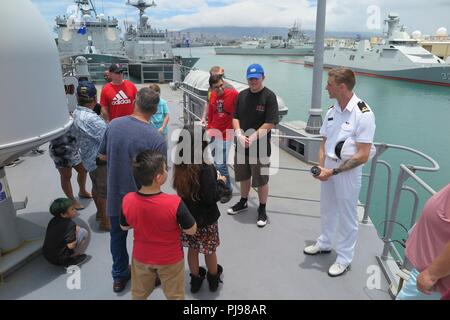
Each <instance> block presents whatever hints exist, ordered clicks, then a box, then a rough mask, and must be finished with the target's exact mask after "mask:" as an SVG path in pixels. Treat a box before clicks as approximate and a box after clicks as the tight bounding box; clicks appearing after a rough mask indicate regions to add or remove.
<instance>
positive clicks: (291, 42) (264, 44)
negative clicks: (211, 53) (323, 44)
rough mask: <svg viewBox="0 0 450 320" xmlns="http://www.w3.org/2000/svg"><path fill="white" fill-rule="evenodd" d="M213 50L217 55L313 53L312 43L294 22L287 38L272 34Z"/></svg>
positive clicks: (293, 54) (292, 54) (291, 54)
mask: <svg viewBox="0 0 450 320" xmlns="http://www.w3.org/2000/svg"><path fill="white" fill-rule="evenodd" d="M214 50H215V52H216V54H218V55H225V54H227V55H276V56H306V55H313V54H314V44H313V43H311V42H310V41H309V39H308V37H307V36H306V35H305V34H304V33H303V32H302V31H301V28H300V27H299V25H298V24H297V23H295V24H294V26H293V27H292V28H290V29H289V32H288V37H287V40H286V39H283V37H282V36H272V37H271V38H270V39H269V40H266V39H260V40H258V41H246V42H244V43H243V44H241V45H240V46H233V47H216V48H214Z"/></svg>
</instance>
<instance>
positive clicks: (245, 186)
mask: <svg viewBox="0 0 450 320" xmlns="http://www.w3.org/2000/svg"><path fill="white" fill-rule="evenodd" d="M264 79H265V77H264V70H263V68H262V66H261V65H259V64H252V65H250V66H249V67H248V68H247V82H248V85H249V88H248V89H246V90H243V91H241V92H240V93H239V95H238V98H237V103H236V108H235V113H234V119H233V129H234V130H235V134H236V140H237V141H236V152H235V161H234V173H235V178H236V181H239V182H240V184H241V199H240V201H239V202H238V203H236V204H235V205H234V206H233V207H231V208H230V209H228V214H231V215H234V214H237V213H239V212H241V211H244V210H247V199H248V194H249V193H250V187H251V186H252V187H254V188H258V198H259V208H258V220H257V223H256V224H257V225H258V227H261V228H262V227H264V226H265V225H266V224H267V214H266V203H267V198H268V195H269V175H268V170H269V167H270V161H269V160H270V154H271V148H270V131H271V130H272V129H273V128H274V127H275V125H276V124H278V122H279V118H278V103H277V98H276V95H275V94H274V93H273V92H272V91H271V90H269V89H268V88H266V87H264V85H263V81H264Z"/></svg>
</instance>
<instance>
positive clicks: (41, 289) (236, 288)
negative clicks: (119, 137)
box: [0, 85, 390, 300]
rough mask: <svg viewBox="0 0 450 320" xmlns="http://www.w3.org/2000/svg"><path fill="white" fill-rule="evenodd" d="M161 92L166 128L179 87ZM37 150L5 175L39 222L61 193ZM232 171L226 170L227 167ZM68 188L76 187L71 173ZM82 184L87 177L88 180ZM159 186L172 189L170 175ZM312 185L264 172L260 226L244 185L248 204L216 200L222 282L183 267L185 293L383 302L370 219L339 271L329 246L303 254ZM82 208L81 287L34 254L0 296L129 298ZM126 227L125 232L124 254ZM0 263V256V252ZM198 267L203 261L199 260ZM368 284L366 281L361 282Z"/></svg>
mask: <svg viewBox="0 0 450 320" xmlns="http://www.w3.org/2000/svg"><path fill="white" fill-rule="evenodd" d="M161 88H162V97H163V98H165V99H166V100H167V101H168V105H169V109H170V116H171V122H170V130H171V131H172V130H174V129H176V128H178V127H180V126H181V125H182V121H181V120H180V118H181V116H182V108H181V105H180V100H181V99H182V97H181V92H180V91H172V90H171V89H170V88H169V86H168V85H161ZM41 148H42V149H45V150H46V152H45V154H43V155H34V154H27V155H24V156H23V157H22V159H23V162H21V163H20V164H18V165H17V166H15V167H12V168H7V169H6V173H7V178H8V181H9V184H10V189H11V192H12V195H13V198H14V200H15V201H18V200H21V199H23V198H25V197H26V196H28V198H29V202H28V206H27V208H26V209H25V210H22V211H19V212H18V216H20V217H21V218H24V219H27V220H29V221H33V222H35V223H36V224H38V225H40V226H42V230H44V228H45V227H46V225H47V223H48V221H49V220H50V218H51V215H50V214H49V213H48V207H49V204H50V202H51V201H52V200H53V199H55V198H57V197H61V196H63V193H62V191H61V188H60V184H59V176H58V173H57V171H56V169H55V167H54V165H53V162H52V160H51V159H50V157H49V155H48V145H44V146H42V147H41ZM280 166H281V167H289V168H308V167H309V165H307V164H305V163H302V162H300V161H299V160H298V159H296V158H294V157H293V156H291V155H289V154H288V153H286V152H284V151H282V150H280ZM230 173H231V175H232V176H233V170H231V171H230ZM72 179H73V183H72V185H73V186H74V192H75V193H77V192H78V188H77V184H76V175H75V174H74V177H73V178H72ZM88 184H89V185H90V182H88ZM163 191H165V192H170V193H173V192H174V191H173V189H172V188H171V185H170V180H168V182H167V183H166V185H164V187H163ZM238 192H239V187H238V185H234V194H233V199H232V200H231V202H230V203H229V204H231V203H234V202H236V201H237V200H238V199H239V193H238ZM319 193H320V184H319V183H318V182H317V181H315V180H314V179H312V178H311V176H310V175H309V174H308V173H305V172H299V171H287V170H280V172H279V173H278V174H277V175H275V176H272V177H271V178H270V197H269V201H268V205H267V212H268V216H269V223H268V224H267V226H266V227H265V228H262V229H260V228H258V227H257V226H256V216H257V213H256V207H257V203H258V200H257V194H256V192H255V191H253V190H252V192H251V194H250V199H249V210H248V211H247V212H246V213H241V214H239V215H236V216H229V215H227V214H226V209H227V208H228V204H227V205H222V204H220V205H219V208H220V210H221V212H222V216H221V217H220V219H219V233H220V240H221V245H220V247H219V248H218V251H217V254H218V260H219V263H220V264H221V265H222V266H223V267H224V274H223V276H222V279H223V284H221V285H220V287H219V290H218V291H217V292H215V293H211V292H209V290H208V288H207V283H204V284H203V287H202V289H201V290H200V292H199V293H197V294H191V293H190V291H189V280H188V279H189V270H188V266H187V263H186V265H185V276H186V280H185V283H186V299H188V300H196V299H199V300H210V299H230V300H249V299H256V300H268V299H270V300H277V299H288V300H294V299H313V300H315V299H331V300H335V299H344V300H386V299H390V296H389V294H388V283H387V281H386V280H385V278H384V277H383V275H382V273H381V271H379V272H378V273H376V274H375V276H377V275H378V276H379V277H378V278H377V280H378V281H375V282H379V287H378V288H375V289H371V288H369V287H370V284H371V283H372V282H373V281H371V280H370V279H371V276H372V277H373V272H374V270H375V271H376V270H379V269H378V265H377V261H376V258H375V256H377V255H379V254H380V253H381V251H382V247H383V243H382V241H381V240H380V239H379V238H378V237H377V233H376V230H375V228H374V227H373V225H371V224H360V229H359V238H358V242H357V246H356V253H355V259H354V261H353V264H352V268H351V270H350V271H349V272H347V273H346V274H344V275H343V276H341V277H337V278H331V277H329V276H328V275H327V270H328V267H329V266H330V265H331V264H332V263H333V262H334V259H335V257H336V254H335V252H332V253H331V254H329V255H326V256H306V255H304V254H303V253H302V250H303V247H304V246H305V245H308V244H311V243H313V242H314V240H315V238H316V237H317V236H318V235H319V233H320V216H319V205H320V204H319V203H318V202H317V201H314V200H317V199H319ZM82 202H83V203H84V204H85V205H86V209H84V210H82V211H80V212H79V217H78V218H76V222H77V223H78V224H80V225H81V226H84V227H87V228H89V229H90V231H91V241H90V244H89V247H88V249H87V252H86V253H87V254H89V255H91V256H92V259H91V260H90V261H89V262H87V263H86V264H84V265H83V266H82V267H81V289H80V290H69V289H67V286H66V283H67V280H68V279H69V276H70V275H69V274H67V273H66V272H65V270H64V269H62V268H59V267H56V266H52V265H50V264H49V263H48V262H47V261H46V260H45V259H44V257H43V256H42V255H38V256H37V257H36V258H34V259H33V260H31V261H29V262H28V263H26V264H25V265H24V266H23V267H21V268H20V269H18V270H16V271H15V272H13V273H12V274H10V275H9V276H8V277H6V278H5V279H4V282H3V283H1V284H0V299H55V300H60V299H70V300H74V299H75V300H76V299H87V300H94V299H107V300H110V299H130V298H131V294H130V285H131V283H129V284H128V286H127V288H126V290H125V291H124V292H122V293H120V294H116V293H114V292H113V291H112V279H111V275H110V270H111V255H110V250H109V238H110V237H109V234H108V233H105V232H100V231H99V230H98V228H97V223H96V222H95V206H94V203H93V202H92V201H89V200H84V199H82ZM132 240H133V235H132V233H130V234H129V236H128V248H129V252H130V253H131V248H132ZM0 262H1V258H0ZM200 262H201V265H204V262H203V259H201V260H200ZM368 284H369V286H368ZM150 299H152V300H160V299H165V297H164V294H163V292H162V290H161V289H160V288H157V289H156V290H155V291H154V292H153V294H152V295H151V296H150Z"/></svg>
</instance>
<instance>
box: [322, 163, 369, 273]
mask: <svg viewBox="0 0 450 320" xmlns="http://www.w3.org/2000/svg"><path fill="white" fill-rule="evenodd" d="M341 163H342V162H340V161H338V162H335V161H333V160H331V159H329V158H327V159H326V160H325V167H326V168H337V167H339V165H340V164H341ZM361 175H362V166H359V167H357V168H355V169H352V170H349V171H346V172H342V173H340V174H338V175H336V176H332V177H330V178H329V179H328V180H327V181H325V182H322V183H321V184H322V185H321V193H320V221H321V227H322V234H321V235H320V237H319V238H318V239H317V242H318V244H319V247H320V248H321V249H331V248H332V247H333V242H334V240H336V246H335V250H336V252H337V259H336V262H337V263H340V264H344V265H348V264H350V263H351V262H352V260H353V254H354V251H355V245H356V239H357V237H358V213H357V203H358V197H359V191H360V189H361ZM336 236H337V237H336ZM335 237H336V239H335Z"/></svg>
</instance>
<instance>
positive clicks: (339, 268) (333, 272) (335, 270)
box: [328, 262, 350, 277]
mask: <svg viewBox="0 0 450 320" xmlns="http://www.w3.org/2000/svg"><path fill="white" fill-rule="evenodd" d="M349 269H350V265H349V264H341V263H339V262H335V263H333V264H332V265H331V267H330V269H328V275H329V276H330V277H338V276H341V275H343V274H344V273H346V272H347V271H348V270H349Z"/></svg>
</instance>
